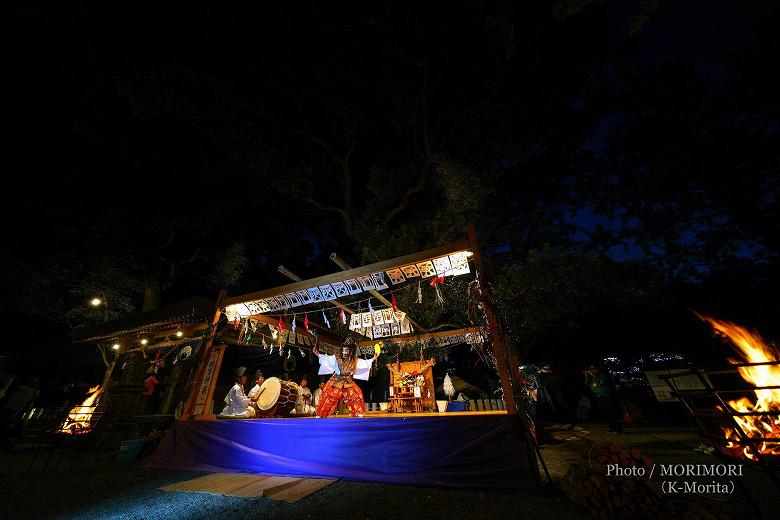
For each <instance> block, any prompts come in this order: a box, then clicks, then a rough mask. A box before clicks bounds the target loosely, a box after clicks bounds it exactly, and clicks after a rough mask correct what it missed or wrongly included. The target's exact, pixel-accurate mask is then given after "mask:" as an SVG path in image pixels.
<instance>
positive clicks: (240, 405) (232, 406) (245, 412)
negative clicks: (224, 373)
mask: <svg viewBox="0 0 780 520" xmlns="http://www.w3.org/2000/svg"><path fill="white" fill-rule="evenodd" d="M233 374H234V375H235V376H236V384H234V385H233V387H232V388H231V389H230V391H229V392H228V394H227V395H226V396H225V408H223V409H222V413H221V414H220V415H221V416H222V417H234V418H237V419H251V418H252V417H254V416H255V409H254V407H252V402H251V401H250V399H249V397H247V395H246V394H245V393H244V385H245V384H246V367H238V368H237V369H235V370H234V371H233Z"/></svg>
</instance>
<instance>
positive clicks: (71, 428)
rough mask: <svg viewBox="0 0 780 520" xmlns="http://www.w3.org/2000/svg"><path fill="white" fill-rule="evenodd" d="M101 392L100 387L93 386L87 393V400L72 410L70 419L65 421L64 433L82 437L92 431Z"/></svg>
mask: <svg viewBox="0 0 780 520" xmlns="http://www.w3.org/2000/svg"><path fill="white" fill-rule="evenodd" d="M100 390H101V389H100V385H97V386H93V387H92V388H90V389H89V391H87V398H86V399H84V402H83V403H81V404H80V405H78V406H74V407H73V408H71V410H70V413H69V414H68V418H67V419H65V422H63V423H62V428H60V431H61V432H62V433H67V434H69V435H81V434H83V433H87V432H89V431H90V430H91V429H92V427H93V425H92V423H91V419H92V414H93V413H94V412H95V406H96V404H95V403H97V402H98V400H99V398H100V394H101V391H100Z"/></svg>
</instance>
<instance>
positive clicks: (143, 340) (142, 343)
mask: <svg viewBox="0 0 780 520" xmlns="http://www.w3.org/2000/svg"><path fill="white" fill-rule="evenodd" d="M147 343H149V340H148V339H142V340H141V345H146V344H147Z"/></svg>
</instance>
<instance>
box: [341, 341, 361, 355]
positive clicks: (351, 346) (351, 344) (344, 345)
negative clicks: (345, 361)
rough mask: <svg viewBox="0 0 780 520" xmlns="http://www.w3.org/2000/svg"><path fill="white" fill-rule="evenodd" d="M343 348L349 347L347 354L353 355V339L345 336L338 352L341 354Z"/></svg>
mask: <svg viewBox="0 0 780 520" xmlns="http://www.w3.org/2000/svg"><path fill="white" fill-rule="evenodd" d="M345 348H347V349H349V354H350V355H351V356H353V357H354V356H355V354H356V352H357V345H355V340H353V339H352V338H347V339H345V340H344V343H342V345H341V349H340V350H339V354H341V350H344V349H345Z"/></svg>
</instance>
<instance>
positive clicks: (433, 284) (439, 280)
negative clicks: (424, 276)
mask: <svg viewBox="0 0 780 520" xmlns="http://www.w3.org/2000/svg"><path fill="white" fill-rule="evenodd" d="M437 285H444V277H443V276H439V277H437V278H431V287H436V286H437Z"/></svg>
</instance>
